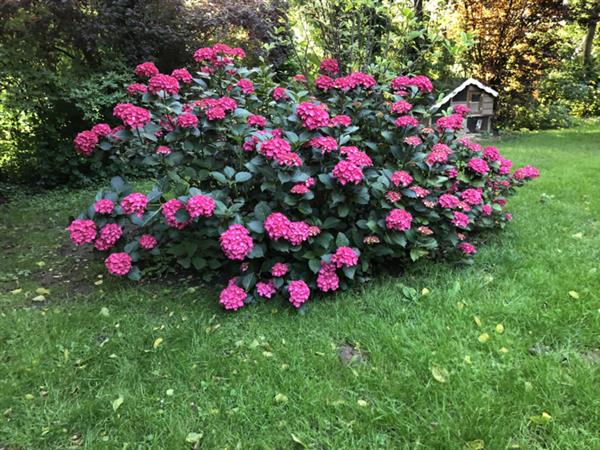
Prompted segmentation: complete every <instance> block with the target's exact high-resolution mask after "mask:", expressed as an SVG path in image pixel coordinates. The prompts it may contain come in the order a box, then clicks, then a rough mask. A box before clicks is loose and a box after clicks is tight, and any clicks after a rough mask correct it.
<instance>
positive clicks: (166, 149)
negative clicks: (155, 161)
mask: <svg viewBox="0 0 600 450" xmlns="http://www.w3.org/2000/svg"><path fill="white" fill-rule="evenodd" d="M156 153H157V154H159V155H165V156H168V155H170V154H171V149H170V148H169V147H167V146H166V145H159V146H158V147H157V148H156Z"/></svg>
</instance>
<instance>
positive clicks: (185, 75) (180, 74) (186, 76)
mask: <svg viewBox="0 0 600 450" xmlns="http://www.w3.org/2000/svg"><path fill="white" fill-rule="evenodd" d="M171 76H172V77H173V78H175V79H176V80H179V81H181V82H182V83H183V84H190V83H191V82H192V80H193V78H192V74H191V73H189V72H188V70H187V69H175V70H173V72H171Z"/></svg>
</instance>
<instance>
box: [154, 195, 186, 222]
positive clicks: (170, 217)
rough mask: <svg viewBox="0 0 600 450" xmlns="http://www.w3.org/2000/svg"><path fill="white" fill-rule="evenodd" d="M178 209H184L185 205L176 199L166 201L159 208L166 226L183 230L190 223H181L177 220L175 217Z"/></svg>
mask: <svg viewBox="0 0 600 450" xmlns="http://www.w3.org/2000/svg"><path fill="white" fill-rule="evenodd" d="M180 209H185V204H184V203H183V202H182V201H180V200H177V199H176V198H173V199H171V200H168V201H166V202H165V203H163V204H162V206H161V207H160V210H161V212H162V215H163V216H164V218H165V219H166V220H167V224H168V225H169V226H170V227H172V228H176V229H178V230H183V229H184V228H185V227H186V226H187V225H189V223H190V221H189V220H186V221H183V222H181V221H179V220H178V219H177V217H175V215H176V214H177V211H179V210H180Z"/></svg>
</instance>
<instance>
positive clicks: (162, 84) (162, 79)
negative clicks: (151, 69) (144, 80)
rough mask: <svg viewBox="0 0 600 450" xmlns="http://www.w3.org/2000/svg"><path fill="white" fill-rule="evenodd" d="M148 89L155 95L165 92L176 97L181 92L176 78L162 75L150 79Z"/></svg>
mask: <svg viewBox="0 0 600 450" xmlns="http://www.w3.org/2000/svg"><path fill="white" fill-rule="evenodd" d="M148 89H149V90H150V92H152V93H153V94H158V93H159V92H161V91H163V92H165V93H167V94H169V95H174V94H177V93H178V92H179V81H177V78H175V77H172V76H170V75H164V74H162V73H161V74H158V75H154V76H153V77H152V78H150V81H148Z"/></svg>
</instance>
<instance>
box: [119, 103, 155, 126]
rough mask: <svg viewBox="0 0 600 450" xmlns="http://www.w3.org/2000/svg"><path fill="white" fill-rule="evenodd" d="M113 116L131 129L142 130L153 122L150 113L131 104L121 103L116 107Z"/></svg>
mask: <svg viewBox="0 0 600 450" xmlns="http://www.w3.org/2000/svg"><path fill="white" fill-rule="evenodd" d="M113 115H114V116H115V117H116V118H117V119H121V120H122V121H123V123H124V124H125V125H127V126H129V127H131V128H141V127H143V126H144V125H146V124H148V123H150V120H151V116H150V111H148V110H147V109H145V108H141V107H139V106H135V105H132V104H131V103H119V104H118V105H117V106H115V107H114V109H113Z"/></svg>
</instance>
